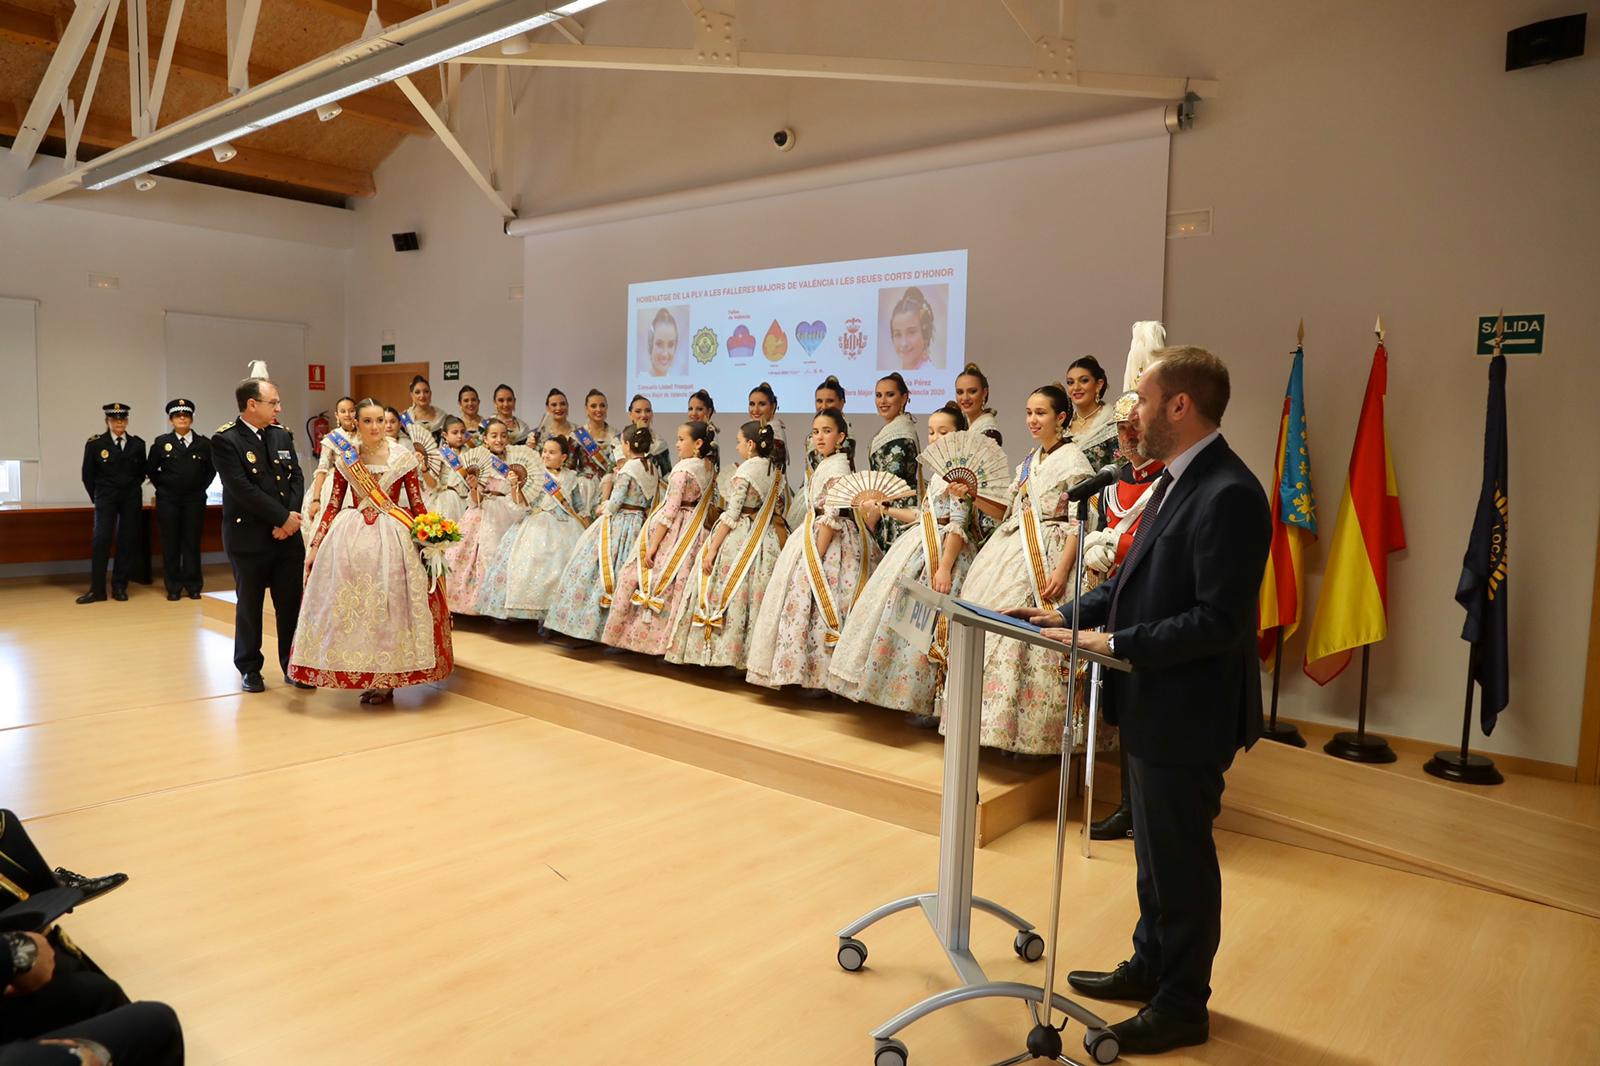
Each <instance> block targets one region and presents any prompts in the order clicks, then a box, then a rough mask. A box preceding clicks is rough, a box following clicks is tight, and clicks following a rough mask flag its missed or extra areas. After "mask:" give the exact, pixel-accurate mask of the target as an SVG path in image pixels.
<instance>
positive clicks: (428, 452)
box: [406, 422, 444, 474]
mask: <svg viewBox="0 0 1600 1066" xmlns="http://www.w3.org/2000/svg"><path fill="white" fill-rule="evenodd" d="M406 432H407V433H408V434H409V435H410V437H411V443H412V444H413V445H414V446H415V447H416V450H417V451H418V452H420V453H421V455H420V456H419V458H420V460H421V462H422V463H423V464H424V465H426V466H427V468H428V470H429V471H430V472H431V473H433V474H438V473H439V471H441V470H443V469H444V455H443V454H442V453H441V452H440V451H439V442H438V441H436V440H434V439H433V434H432V433H429V432H428V431H427V429H425V428H424V427H423V426H422V425H421V424H420V423H417V422H413V423H411V424H410V425H409V426H407V427H406Z"/></svg>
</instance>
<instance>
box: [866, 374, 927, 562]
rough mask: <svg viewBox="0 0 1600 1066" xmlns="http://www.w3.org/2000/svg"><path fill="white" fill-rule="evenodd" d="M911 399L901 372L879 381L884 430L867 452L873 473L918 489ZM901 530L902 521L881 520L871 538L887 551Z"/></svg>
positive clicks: (875, 396) (875, 393)
mask: <svg viewBox="0 0 1600 1066" xmlns="http://www.w3.org/2000/svg"><path fill="white" fill-rule="evenodd" d="M910 399H911V390H910V389H908V388H907V387H906V379H905V378H903V377H901V376H900V373H899V371H896V372H895V373H893V374H887V375H885V376H883V377H881V378H879V379H878V383H877V385H876V386H875V387H874V388H873V401H874V402H875V403H876V404H877V407H878V414H879V416H880V417H881V418H882V419H883V428H882V429H880V430H878V432H877V435H876V436H874V437H873V438H872V445H871V447H869V448H868V449H867V462H868V463H869V464H870V465H871V468H872V469H873V470H882V471H884V472H885V473H889V474H893V475H894V476H895V477H897V478H899V479H900V480H901V481H904V482H905V483H906V484H908V485H910V486H911V487H912V488H916V486H917V452H918V450H919V449H918V446H917V423H916V420H915V419H913V418H912V417H911V416H910V415H908V414H906V403H907V401H909V400H910ZM911 512H912V517H913V518H915V516H916V515H915V512H916V509H915V508H911ZM902 528H904V527H903V526H902V524H901V522H900V520H898V519H896V518H895V517H894V516H890V517H888V518H883V517H882V516H880V520H879V521H878V523H877V525H876V526H875V527H874V528H873V531H872V538H873V539H874V540H876V541H877V542H878V547H879V548H882V549H883V550H885V551H887V550H888V549H889V545H891V544H893V543H894V541H895V538H896V537H897V536H899V535H900V531H901V529H902Z"/></svg>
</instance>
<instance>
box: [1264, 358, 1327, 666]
mask: <svg viewBox="0 0 1600 1066" xmlns="http://www.w3.org/2000/svg"><path fill="white" fill-rule="evenodd" d="M1305 358H1306V353H1305V348H1304V347H1303V346H1298V345H1297V346H1296V347H1295V350H1294V365H1293V366H1291V367H1290V369H1289V387H1288V389H1287V390H1286V391H1285V392H1284V395H1283V417H1282V418H1281V419H1279V421H1278V457H1277V459H1275V460H1274V461H1273V467H1272V482H1273V484H1274V485H1275V486H1277V488H1276V490H1275V491H1274V492H1273V494H1272V553H1271V554H1270V555H1268V556H1267V572H1266V574H1265V575H1264V576H1263V577H1262V579H1261V602H1260V610H1259V613H1258V619H1259V620H1258V621H1257V623H1256V631H1257V636H1258V638H1259V641H1260V648H1261V659H1262V661H1263V662H1271V661H1272V660H1273V658H1274V652H1275V650H1276V647H1277V637H1278V634H1277V633H1276V632H1275V631H1276V630H1277V629H1279V628H1280V627H1281V628H1282V629H1283V639H1284V640H1288V639H1289V638H1290V637H1291V636H1293V635H1294V631H1295V630H1296V629H1299V628H1300V600H1301V598H1302V593H1303V592H1304V591H1305V562H1304V557H1305V546H1306V544H1307V543H1309V542H1311V541H1314V540H1316V539H1317V498H1316V495H1315V494H1314V493H1313V492H1312V491H1311V441H1310V438H1309V437H1308V436H1307V430H1308V427H1307V425H1306V392H1305V378H1304V366H1305Z"/></svg>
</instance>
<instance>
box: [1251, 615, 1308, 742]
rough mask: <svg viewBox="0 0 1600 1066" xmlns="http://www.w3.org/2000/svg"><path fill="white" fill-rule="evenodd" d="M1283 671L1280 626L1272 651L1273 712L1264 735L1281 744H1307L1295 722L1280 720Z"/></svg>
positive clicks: (1281, 630)
mask: <svg viewBox="0 0 1600 1066" xmlns="http://www.w3.org/2000/svg"><path fill="white" fill-rule="evenodd" d="M1282 673H1283V627H1282V626H1278V637H1277V642H1276V646H1275V647H1274V649H1273V652H1272V712H1271V714H1270V715H1269V716H1268V718H1267V728H1266V729H1265V730H1263V731H1262V734H1261V735H1262V736H1263V737H1264V738H1266V739H1267V740H1276V741H1277V742H1278V743H1279V744H1287V745H1289V746H1290V747H1293V748H1303V747H1305V746H1306V738H1305V737H1303V736H1301V735H1300V730H1299V729H1297V728H1296V727H1295V724H1294V723H1293V722H1279V721H1278V678H1279V677H1280V676H1281V675H1282Z"/></svg>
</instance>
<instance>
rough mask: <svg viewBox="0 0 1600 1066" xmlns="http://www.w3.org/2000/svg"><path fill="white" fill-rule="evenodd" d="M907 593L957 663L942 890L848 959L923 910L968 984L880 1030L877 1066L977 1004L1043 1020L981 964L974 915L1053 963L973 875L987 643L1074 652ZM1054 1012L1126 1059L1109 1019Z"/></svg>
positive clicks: (948, 683) (889, 1065)
mask: <svg viewBox="0 0 1600 1066" xmlns="http://www.w3.org/2000/svg"><path fill="white" fill-rule="evenodd" d="M906 590H907V592H908V593H909V594H910V595H911V596H912V597H913V598H915V599H917V600H919V601H921V602H922V603H924V604H926V605H928V606H930V607H934V608H936V609H938V610H939V611H940V612H942V613H943V614H944V616H945V618H946V619H947V620H948V621H949V623H950V640H949V652H950V655H949V664H950V665H949V672H948V674H947V676H946V680H945V749H944V799H943V806H942V808H941V811H940V816H939V886H938V891H937V892H928V893H922V894H920V895H915V896H906V897H904V898H903V899H897V900H894V901H892V902H890V903H885V904H884V905H883V906H881V907H877V908H875V909H874V910H872V911H869V912H868V913H866V914H864V915H862V916H861V917H860V918H858V919H856V920H855V921H853V922H851V923H850V924H849V925H847V926H845V927H844V928H843V929H841V930H839V952H838V960H839V965H840V966H841V967H843V968H844V969H845V970H848V971H851V972H855V971H857V970H859V969H861V968H862V967H863V966H864V965H865V964H866V961H867V948H866V945H865V944H863V943H862V942H861V941H859V940H857V939H856V935H857V934H858V933H860V932H861V931H862V930H864V929H866V928H867V927H868V926H871V925H873V924H874V923H876V922H877V921H879V920H880V919H882V918H886V917H888V916H889V915H891V914H896V913H898V912H900V911H905V910H911V909H913V908H920V909H921V910H922V913H923V914H924V915H925V916H926V917H927V919H928V922H929V923H930V924H931V925H932V926H933V932H934V935H935V936H936V937H938V940H939V944H940V946H941V947H943V948H944V951H945V954H946V955H947V956H948V957H949V959H950V965H951V966H952V967H953V968H954V969H955V971H956V976H957V977H958V978H960V980H961V984H960V985H958V986H956V987H955V988H952V989H950V990H948V991H945V992H940V993H938V994H936V995H933V996H929V997H928V998H927V999H924V1000H923V1001H921V1002H920V1003H916V1004H914V1005H912V1006H910V1007H907V1008H906V1009H905V1010H903V1011H901V1012H900V1013H899V1014H896V1015H895V1016H894V1017H893V1018H890V1019H889V1020H888V1021H886V1022H884V1023H883V1024H882V1025H880V1026H878V1027H877V1028H876V1029H874V1030H872V1038H873V1041H874V1046H873V1060H872V1061H873V1066H906V1063H907V1061H908V1058H907V1051H906V1047H905V1045H904V1044H902V1043H901V1042H900V1041H899V1040H897V1039H895V1034H897V1033H899V1032H900V1030H902V1029H904V1028H905V1027H906V1026H908V1025H910V1024H911V1023H912V1022H915V1021H917V1020H918V1019H920V1018H925V1017H927V1016H928V1015H929V1014H932V1013H933V1012H934V1011H937V1010H941V1009H943V1008H944V1007H948V1006H951V1005H953V1004H956V1003H966V1002H968V1001H970V1000H976V999H993V998H1005V999H1018V1000H1022V1001H1024V1002H1026V1003H1028V1005H1029V1009H1030V1010H1031V1011H1032V1012H1033V1014H1034V1016H1035V1018H1037V1017H1039V1016H1040V1010H1039V1008H1040V1006H1041V1005H1042V1003H1043V1001H1044V990H1043V989H1042V988H1040V987H1038V986H1035V985H1025V984H1022V983H1020V982H1016V981H990V980H989V979H988V977H987V976H985V974H984V972H983V968H982V967H981V966H979V965H978V961H977V960H976V959H975V958H973V956H972V949H971V931H972V910H973V908H974V907H976V908H977V909H979V910H982V911H986V912H988V913H990V914H992V915H994V916H995V917H997V918H999V919H1000V920H1001V921H1004V922H1007V923H1009V924H1010V925H1011V926H1012V927H1013V928H1015V929H1016V930H1017V936H1016V940H1015V941H1014V942H1013V949H1014V950H1015V951H1016V953H1017V955H1018V956H1020V957H1021V958H1023V959H1025V960H1026V961H1028V962H1037V961H1039V959H1041V958H1043V957H1044V950H1045V942H1044V938H1043V937H1041V936H1040V935H1039V934H1038V933H1037V932H1035V931H1034V927H1033V925H1032V923H1030V922H1028V921H1027V920H1026V919H1024V918H1022V917H1021V916H1019V915H1017V914H1015V913H1014V912H1012V911H1010V910H1008V909H1007V908H1005V907H1003V906H1001V905H1000V904H998V903H996V902H994V901H993V900H988V899H984V898H982V897H975V896H974V895H973V894H972V868H973V859H974V855H975V850H976V845H977V829H978V803H977V797H978V748H979V745H978V736H979V725H980V715H981V711H982V708H983V650H984V638H985V636H986V635H987V634H988V633H995V634H998V635H1000V636H1002V637H1005V638H1006V639H1009V640H1020V641H1023V642H1024V643H1028V644H1035V645H1038V646H1040V647H1045V648H1049V649H1050V650H1052V651H1064V649H1063V647H1062V645H1061V644H1060V643H1058V642H1056V641H1053V640H1049V639H1047V638H1045V637H1043V636H1041V635H1040V634H1039V633H1038V632H1037V631H1035V630H1032V629H1029V628H1026V627H1023V626H1020V625H1015V624H1010V623H1007V622H1003V621H996V620H993V619H990V618H987V617H985V616H984V615H981V614H978V613H976V612H974V611H972V610H971V609H969V608H968V607H966V606H965V605H963V604H962V603H961V602H960V601H958V600H956V599H955V598H953V597H950V596H942V595H939V594H938V593H936V592H934V591H932V590H931V589H928V588H926V587H925V586H922V585H918V584H907V585H906ZM1078 654H1079V656H1080V657H1082V658H1086V659H1089V660H1091V661H1092V662H1094V663H1097V664H1100V665H1104V666H1108V667H1110V668H1112V669H1120V670H1126V669H1128V665H1127V663H1126V662H1124V661H1122V660H1120V659H1113V658H1109V657H1106V656H1099V655H1093V654H1091V653H1089V652H1087V651H1083V650H1082V649H1080V650H1079V652H1078ZM1062 757H1063V758H1064V759H1065V760H1067V762H1068V766H1067V767H1066V768H1063V770H1062V773H1063V774H1068V773H1070V762H1071V758H1072V754H1071V746H1070V745H1067V746H1066V750H1065V751H1064V752H1063V755H1062ZM1051 1005H1052V1006H1053V1007H1054V1009H1056V1010H1058V1011H1061V1012H1062V1013H1063V1014H1065V1015H1066V1016H1067V1017H1069V1018H1071V1019H1073V1020H1074V1021H1077V1022H1079V1023H1080V1024H1082V1025H1083V1026H1085V1027H1086V1028H1087V1030H1088V1032H1087V1033H1086V1034H1085V1036H1084V1046H1085V1048H1087V1049H1088V1050H1089V1052H1090V1054H1091V1055H1092V1056H1093V1057H1094V1059H1095V1061H1096V1062H1100V1063H1108V1062H1113V1061H1115V1060H1116V1058H1117V1054H1118V1048H1117V1043H1116V1037H1115V1035H1114V1034H1112V1033H1111V1032H1110V1031H1109V1030H1107V1028H1106V1022H1105V1020H1104V1019H1103V1018H1101V1017H1099V1016H1098V1015H1096V1014H1094V1013H1092V1012H1090V1011H1089V1010H1087V1009H1085V1008H1084V1007H1082V1006H1080V1005H1079V1004H1077V1003H1075V1002H1073V1001H1072V1000H1070V999H1068V998H1067V997H1065V996H1062V995H1059V994H1055V995H1052V996H1051ZM1029 1057H1031V1056H1030V1055H1028V1054H1024V1055H1022V1056H1021V1057H1019V1058H1018V1059H1016V1060H1014V1061H1018V1062H1021V1061H1026V1060H1027V1059H1028V1058H1029ZM1067 1061H1070V1060H1067Z"/></svg>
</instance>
